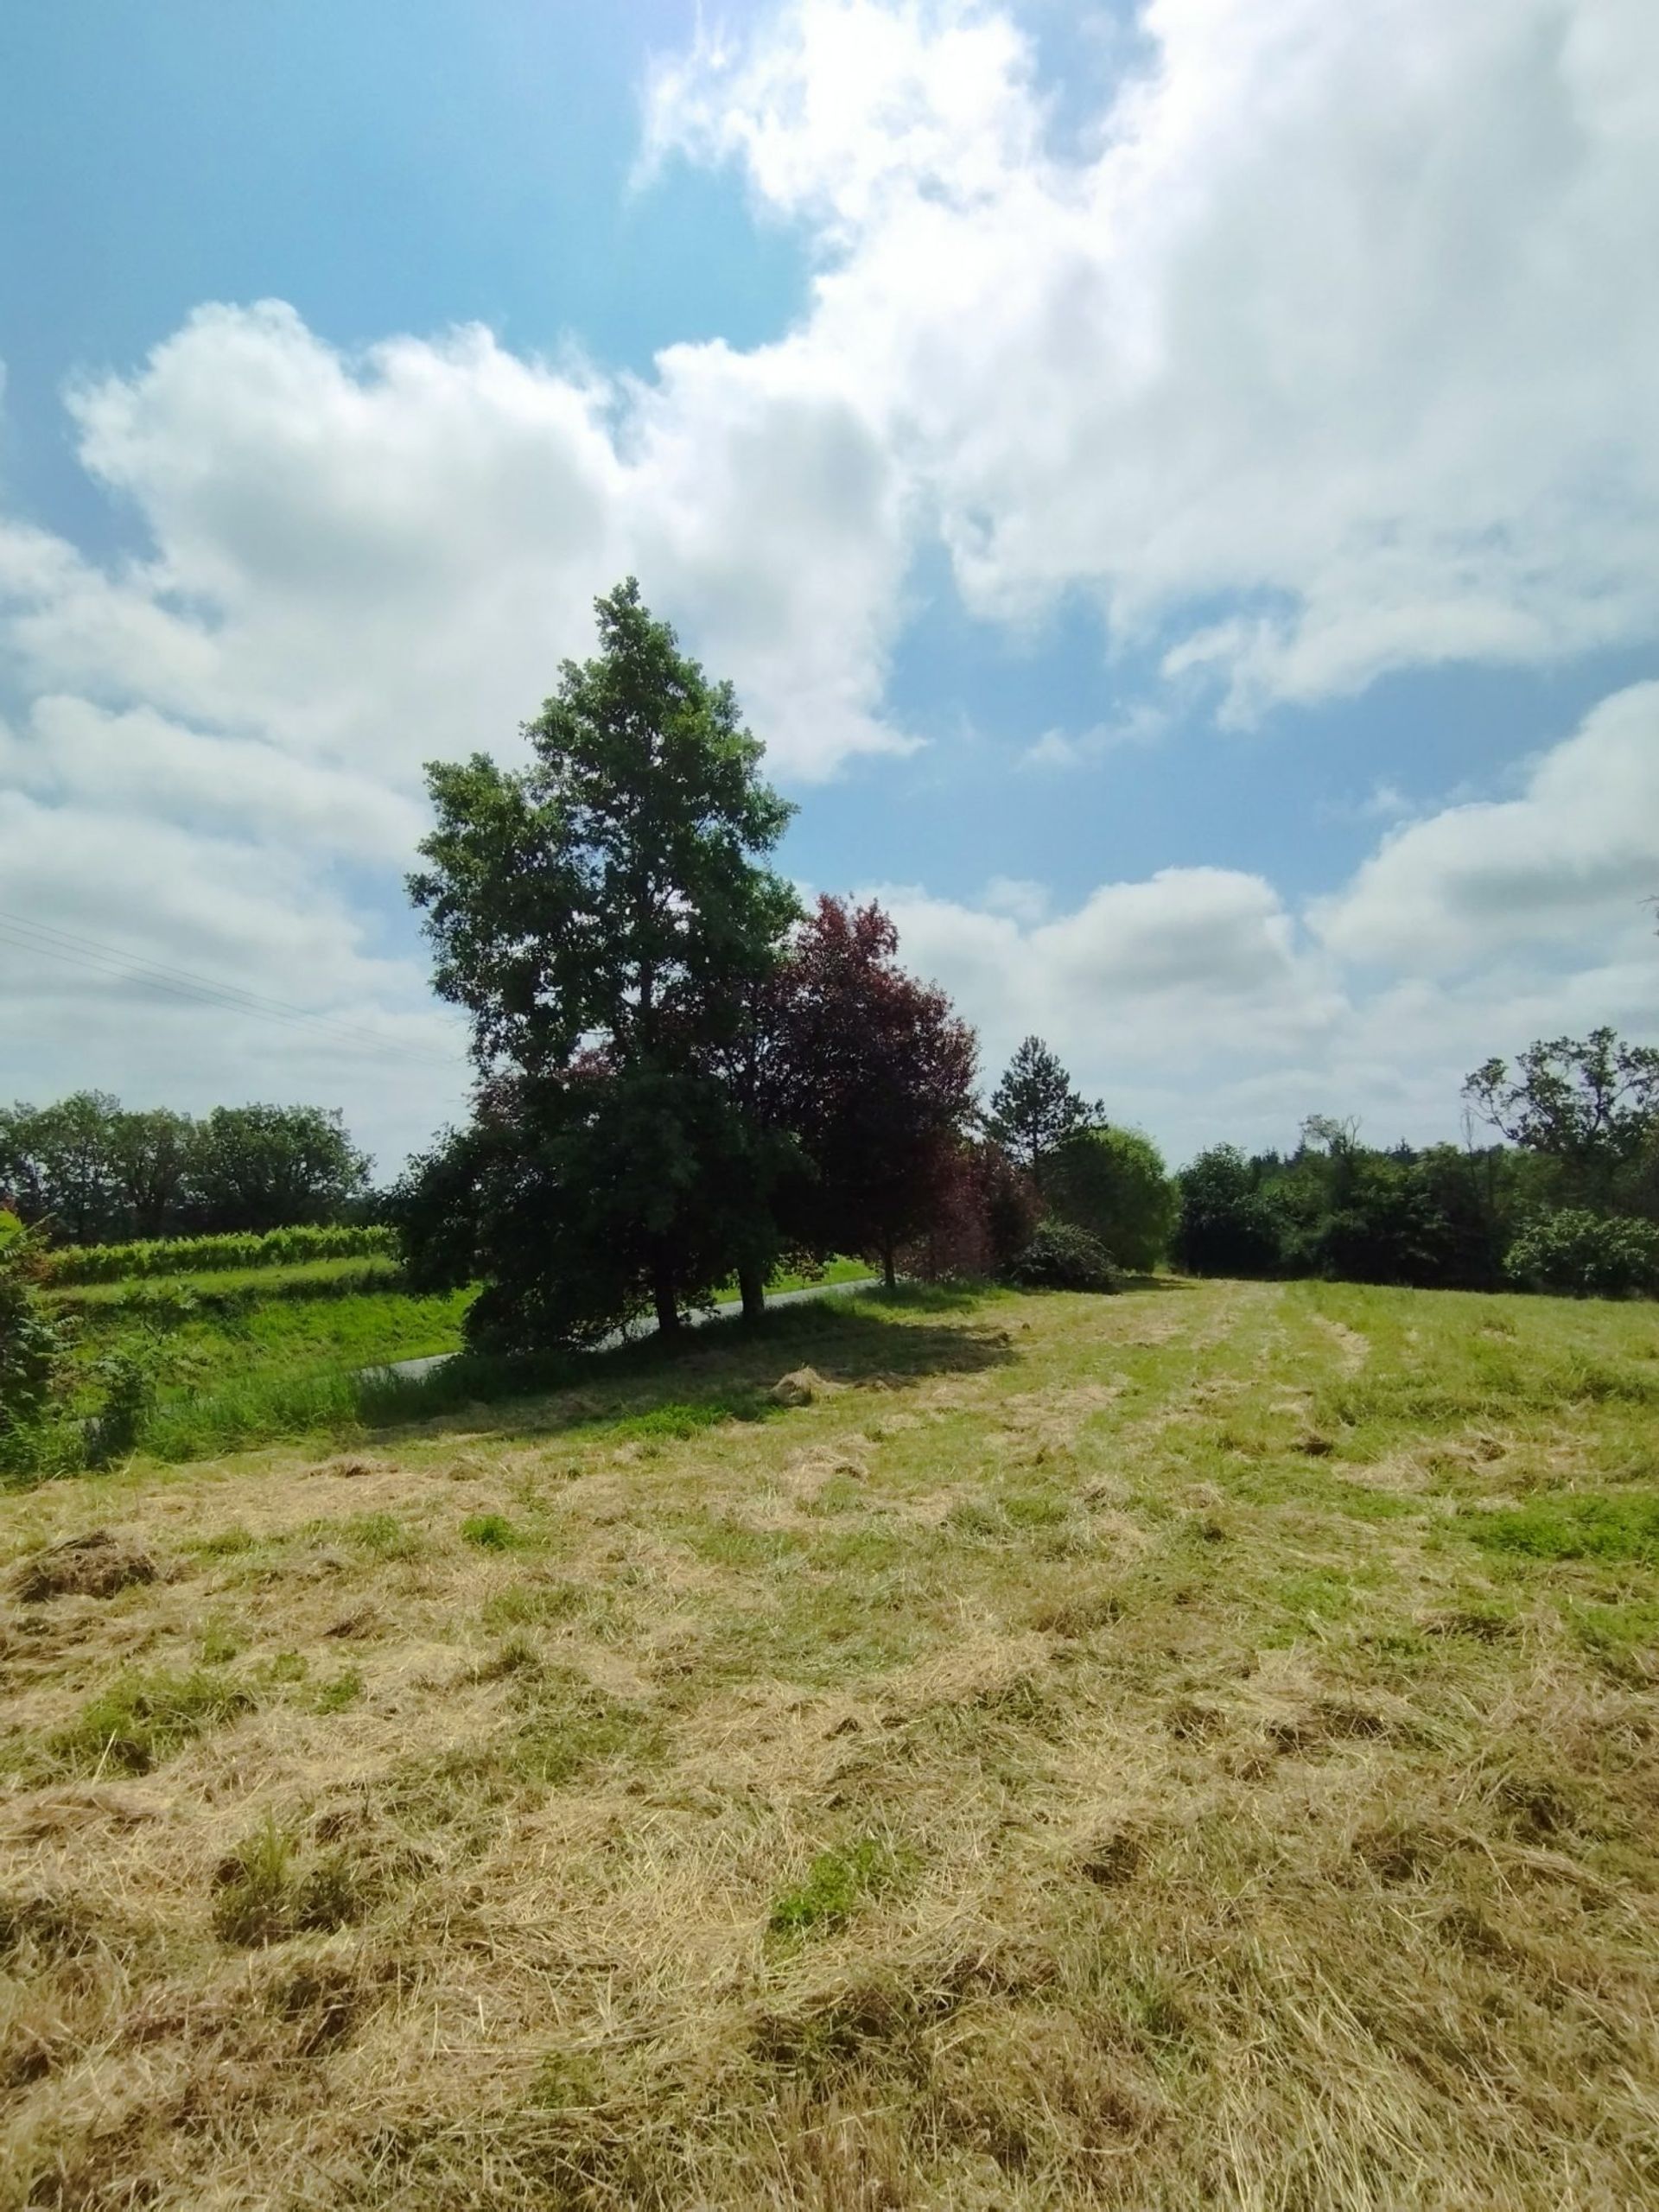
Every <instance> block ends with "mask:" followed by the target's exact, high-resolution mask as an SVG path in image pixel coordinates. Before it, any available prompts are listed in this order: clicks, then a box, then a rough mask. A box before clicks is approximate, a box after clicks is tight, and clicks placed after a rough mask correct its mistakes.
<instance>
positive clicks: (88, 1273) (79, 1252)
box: [41, 1224, 397, 1284]
mask: <svg viewBox="0 0 1659 2212" xmlns="http://www.w3.org/2000/svg"><path fill="white" fill-rule="evenodd" d="M396 1253H397V1232H396V1231H395V1230H391V1229H386V1228H383V1227H380V1226H378V1225H371V1224H346V1225H341V1226H338V1227H334V1228H315V1229H272V1230H266V1232H265V1233H264V1235H263V1236H254V1235H251V1234H248V1235H238V1236H162V1237H156V1238H154V1239H152V1240H150V1241H149V1242H147V1243H135V1244H82V1245H67V1246H65V1247H63V1248H61V1249H59V1250H57V1251H55V1252H48V1254H46V1255H45V1256H44V1259H43V1262H42V1264H41V1280H42V1281H45V1282H47V1283H52V1284H57V1283H78V1282H120V1281H124V1280H125V1279H126V1278H127V1277H129V1276H142V1275H179V1274H208V1273H213V1272H216V1271H217V1270H219V1268H282V1267H292V1266H294V1265H296V1264H297V1263H299V1262H302V1261H306V1260H347V1259H356V1258H359V1257H363V1256H366V1255H370V1254H385V1255H395V1254H396Z"/></svg>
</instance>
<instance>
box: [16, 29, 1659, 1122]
mask: <svg viewBox="0 0 1659 2212" xmlns="http://www.w3.org/2000/svg"><path fill="white" fill-rule="evenodd" d="M1656 148H1659V31H1656V29H1655V20H1654V17H1653V15H1652V11H1651V10H1649V8H1647V7H1646V6H1644V5H1643V4H1642V0H1514V4H1513V5H1512V6H1510V7H1506V8H1505V9H1503V10H1493V9H1491V8H1490V7H1488V6H1486V5H1484V0H1452V5H1450V6H1447V5H1446V0H1432V4H1431V0H1389V5H1388V6H1386V7H1384V8H1380V9H1378V10H1358V11H1347V10H1338V11H1334V12H1333V11H1332V10H1330V8H1329V7H1328V5H1327V4H1324V3H1323V0H1145V4H1144V5H1141V6H1139V7H1134V6H1128V5H1111V6H1106V5H1101V6H1095V7H1090V6H1089V5H1087V4H1083V5H1077V6H1072V5H1066V6H1064V7H1062V6H1060V5H1059V4H1058V0H1030V4H1026V5H1020V4H1018V0H1009V4H1006V5H999V4H977V0H776V3H775V4H774V3H773V0H767V4H752V5H747V6H742V7H738V8H732V9H727V10H720V9H717V8H715V7H714V6H712V5H705V7H704V8H703V10H702V12H701V14H699V13H698V11H697V10H695V9H693V8H692V7H690V6H689V5H685V4H681V0H635V4H631V5H627V6H623V7H619V8H617V9H614V10H592V9H575V8H568V7H554V6H550V5H547V4H541V5H531V4H528V0H514V3H513V4H509V3H508V0H497V3H496V4H476V3H475V4H473V5H469V6H466V7H462V6H461V5H459V4H449V0H397V4H396V5H394V4H391V0H353V5H352V6H350V7H349V8H341V7H339V6H338V5H325V4H321V0H292V3H291V4H289V5H288V6H286V7H284V8H283V9H282V10H266V9H256V8H253V7H251V6H242V5H226V4H224V0H211V4H210V0H168V4H166V5H165V6H162V7H157V8H152V9H146V10H128V9H119V8H116V7H112V6H109V5H105V4H91V3H90V0H54V4H51V5H47V4H45V0H18V3H17V4H16V5H14V6H13V7H11V8H10V9H8V10H6V11H5V13H4V15H3V16H0V194H3V205H4V207H6V209H7V210H8V213H9V218H10V219H9V220H8V221H7V223H6V224H5V226H4V227H3V230H0V361H3V364H4V369H5V385H4V394H3V410H0V927H3V917H5V916H12V917H16V916H22V917H23V918H24V920H25V922H26V923H32V924H33V925H35V929H34V934H33V935H32V936H30V935H29V933H28V931H19V929H18V928H17V927H16V925H15V924H14V925H13V927H12V933H11V935H10V938H5V939H4V940H3V941H0V1020H3V1028H0V1093H3V1094H7V1095H19V1094H21V1095H25V1096H29V1095H33V1096H41V1095H49V1094H51V1093H53V1092H54V1091H60V1090H64V1089H67V1088H69V1087H70V1086H72V1085H77V1084H99V1085H100V1086H102V1087H105V1088H109V1089H112V1090H118V1091H119V1092H120V1093H122V1094H123V1095H124V1096H129V1097H130V1098H131V1099H133V1100H134V1101H135V1102H141V1101H149V1100H160V1099H163V1098H165V1099H167V1100H168V1101H170V1102H172V1103H180V1104H183V1105H187V1106H195V1107H200V1106H203V1105H206V1104H207V1103H212V1102H213V1100H214V1099H217V1098H220V1097H227V1096H249V1095H257V1096H310V1097H315V1098H318V1099H320V1100H324V1101H327V1102H328V1103H341V1104H343V1105H344V1106H345V1107H346V1110H347V1113H348V1115H349V1116H350V1117H351V1119H352V1120H353V1123H354V1124H355V1125H356V1126H357V1127H359V1129H360V1130H361V1132H362V1134H363V1135H364V1136H365V1138H366V1139H367V1141H369V1142H370V1143H371V1144H372V1147H374V1148H375V1149H376V1151H377V1152H378V1154H380V1156H381V1158H382V1160H383V1161H384V1162H385V1164H386V1165H388V1166H391V1165H394V1164H395V1163H396V1161H397V1159H398V1158H399V1157H401V1154H403V1152H404V1151H405V1150H407V1149H408V1148H409V1147H411V1146H414V1145H417V1144H419V1143H420V1142H422V1141H423V1139H424V1138H425V1137H426V1136H427V1135H428V1134H429V1132H430V1131H431V1129H432V1128H434V1127H435V1125H436V1124H437V1123H438V1122H441V1121H442V1120H443V1119H444V1118H446V1117H447V1116H449V1115H451V1114H453V1113H454V1111H455V1110H457V1108H458V1105H459V1103H460V1101H461V1095H462V1090H463V1077H462V1074H461V1067H460V1063H459V1060H458V1058H457V1055H456V1052H455V1046H454V1025H453V1023H452V1022H451V1021H450V1020H449V1019H448V1016H447V1015H446V1014H444V1012H443V1011H442V1009H439V1008H436V1007H435V1006H434V1005H433V1004H432V1003H431V1001H430V1000H429V995H427V993H426V991H425V987H424V981H423V965H424V963H423V957H422V953H421V948H420V944H419V941H418V938H416V935H415V932H414V931H413V929H412V927H411V925H410V919H409V917H408V914H407V911H406V908H405V906H404V901H403V899H402V895H401V892H400V888H399V884H400V878H401V874H402V871H403V868H404V866H405V865H406V864H407V859H408V856H409V853H410V847H411V845H412V842H413V839H414V838H415V837H416V836H418V834H419V825H420V820H421V813H420V806H421V800H420V780H419V767H420V763H421V761H422V760H424V759H426V758H429V757H432V755H434V754H435V753H440V754H442V753H458V752H461V751H462V750H470V749H472V748H473V747H475V746H479V745H484V746H488V747H493V749H496V750H499V751H501V752H503V753H512V750H513V748H514V746H515V742H516V739H515V727H516V723H517V721H518V718H519V717H520V716H521V715H525V714H528V713H530V712H532V711H533V710H534V709H535V707H536V705H537V702H538V700H539V697H540V696H541V693H542V691H543V690H545V689H546V688H548V686H549V685H550V682H551V680H552V677H553V673H554V671H555V669H556V663H557V660H558V658H559V657H560V655H561V654H563V653H564V652H581V651H582V650H584V649H585V646H586V645H587V643H588V639H589V636H590V634H591V633H590V628H589V620H590V616H589V608H590V603H591V598H592V595H593V593H594V591H595V590H598V589H600V588H603V587H604V586H605V585H606V584H607V583H608V582H611V581H613V578H614V576H615V575H618V574H620V573H621V572H622V571H623V569H628V568H632V569H637V570H638V572H639V575H640V577H641V580H642V582H643V583H644V585H645V591H646V594H647V597H648V598H649V599H650V600H651V601H652V603H653V605H655V606H657V607H658V608H659V609H660V610H661V611H663V612H664V613H668V614H669V615H670V616H671V618H672V619H673V620H675V621H676V622H677V625H678V626H680V628H681V630H682V632H683V635H684V636H685V638H686V639H687V641H688V642H689V643H690V644H691V645H693V646H694V648H695V649H696V650H697V651H698V652H700V653H702V655H703V657H704V658H705V659H706V660H707V661H708V662H709V664H710V665H711V667H713V668H714V669H715V670H716V671H717V672H719V673H722V674H730V675H732V676H733V677H734V679H735V680H736V682H737V683H738V686H739V690H740V693H741V696H742V697H743V699H744V701H745V703H746V706H747V710H748V712H749V715H750V718H751V720H752V722H753V726H754V728H756V730H757V732H758V733H759V734H760V735H762V736H763V737H764V738H765V739H766V741H767V744H768V747H769V753H770V756H771V760H772V771H773V773H774V775H775V776H776V778H777V779H778V780H779V783H780V784H781V785H783V786H784V787H785V789H786V790H787V791H789V793H790V795H791V797H792V798H795V799H796V800H797V801H798V803H799V805H800V809H801V811H800V814H799V816H798V821H797V823H796V826H795V828H794V829H793V830H792V831H791V837H790V841H789V844H788V848H787V850H786V853H785V861H786V864H787V866H788V867H789V868H790V869H791V873H793V874H795V875H796V876H797V877H798V880H800V881H801V883H802V884H803V886H804V887H810V888H813V889H817V888H833V889H845V890H855V889H856V890H872V889H873V890H878V891H880V893H881V895H882V896H883V897H884V898H885V899H887V901H888V903H889V904H890V905H891V906H893V911H894V912H895V914H896V916H897V918H899V923H900V928H901V935H902V942H903V945H904V950H905V953H906V957H908V958H909V959H910V960H911V961H912V963H913V964H914V965H915V966H917V967H918V968H919V969H923V970H925V972H927V973H928V974H930V975H933V976H938V978H939V979H940V980H942V981H944V982H945V983H946V984H947V985H948V986H949V988H951V990H952V991H953V993H954V994H955V995H957V998H958V1000H959V1001H960V1003H961V1004H962V1005H963V1008H964V1010H965V1011H967V1012H968V1013H969V1014H970V1016H971V1017H972V1018H973V1019H974V1020H976V1022H977V1023H978V1025H979V1027H980V1029H981V1033H982V1043H983V1048H984V1057H985V1059H986V1062H987V1065H988V1071H989V1072H992V1073H994V1072H995V1066H996V1065H997V1064H998V1063H999V1062H1000V1061H1001V1058H1004V1057H1006V1054H1007V1052H1008V1051H1009V1050H1010V1049H1011V1047H1012V1045H1013V1044H1014V1042H1015V1041H1017V1039H1018V1037H1019V1036H1020V1034H1021V1033H1023V1032H1024V1031H1025V1030H1026V1029H1027V1028H1029V1027H1037V1028H1039V1029H1041V1030H1043V1031H1044V1032H1045V1033H1047V1034H1048V1035H1049V1036H1050V1037H1051V1039H1052V1041H1053V1042H1054V1043H1055V1044H1056V1046H1058V1048H1059V1049H1060V1050H1061V1052H1062V1053H1063V1054H1064V1055H1065V1058H1067V1059H1068V1061H1069V1062H1070V1063H1071V1065H1072V1066H1073V1068H1074V1071H1076V1073H1077V1076H1078V1077H1079V1079H1080V1080H1081V1081H1082V1082H1083V1083H1084V1085H1085V1087H1086V1088H1087V1089H1089V1090H1090V1091H1097V1092H1099V1093H1101V1094H1103V1096H1105V1097H1106V1099H1107V1101H1108V1103H1109V1106H1110V1107H1111V1109H1113V1110H1114V1111H1115V1112H1116V1113H1117V1114H1118V1115H1120V1116H1122V1118H1124V1119H1128V1120H1135V1121H1138V1122H1141V1123H1142V1124H1144V1125H1145V1126H1147V1128H1150V1129H1152V1131H1153V1132H1154V1135H1158V1136H1159V1137H1160V1140H1161V1141H1164V1142H1165V1144H1166V1147H1168V1148H1169V1150H1170V1151H1171V1153H1172V1154H1173V1156H1175V1157H1177V1158H1179V1157H1183V1156H1185V1155H1186V1154H1189V1153H1190V1152H1191V1151H1192V1149H1193V1148H1194V1147H1196V1146H1197V1145H1198V1144H1200V1143H1203V1142H1205V1141H1211V1140H1212V1139H1213V1138H1216V1137H1218V1136H1221V1135H1237V1136H1239V1137H1240V1138H1242V1139H1243V1140H1244V1141H1249V1142H1269V1141H1278V1142H1285V1141H1290V1140H1291V1139H1292V1138H1293V1137H1294V1132H1295V1128H1296V1126H1297V1124H1298V1122H1299V1121H1300V1118H1301V1116H1303V1115H1304V1114H1306V1113H1309V1112H1313V1111H1323V1112H1336V1113H1344V1114H1357V1115H1360V1116H1363V1120H1364V1122H1365V1126H1366V1128H1367V1131H1368V1133H1369V1134H1370V1135H1373V1136H1375V1137H1376V1138H1378V1139H1379V1140H1383V1141H1387V1140H1391V1139H1392V1138H1394V1137H1395V1136H1396V1135H1402V1134H1405V1135H1411V1136H1414V1137H1430V1136H1434V1135H1455V1134H1456V1133H1457V1128H1458V1097H1457V1093H1458V1085H1459V1079H1460V1077H1461V1075H1462V1073H1463V1071H1465V1069H1466V1068H1467V1067H1468V1066H1470V1065H1473V1064H1474V1063H1475V1062H1476V1061H1478V1060H1479V1059H1481V1058H1484V1057H1485V1055H1486V1054H1487V1053H1488V1052H1513V1051H1514V1050H1516V1049H1517V1048H1518V1047H1519V1046H1522V1045H1523V1044H1524V1043H1525V1042H1527V1041H1528V1039H1529V1038H1530V1037H1531V1036H1533V1035H1535V1034H1537V1033H1548V1032H1554V1031H1559V1030H1561V1029H1581V1028H1584V1027H1589V1026H1591V1025H1592V1023H1593V1022H1595V1021H1598V1020H1610V1021H1612V1022H1615V1023H1616V1024H1618V1025H1619V1026H1621V1027H1624V1028H1626V1029H1627V1030H1630V1031H1632V1032H1634V1033H1637V1034H1642V1035H1646V1036H1649V1037H1651V1036H1652V1035H1653V1034H1654V1033H1655V1030H1656V1027H1659V1020H1656V1015H1659V989H1656V985H1659V947H1656V945H1655V944H1654V942H1653V938H1652V935H1651V918H1650V916H1649V914H1648V913H1647V912H1645V911H1644V909H1643V906H1642V904H1641V900H1642V896H1643V893H1644V892H1645V891H1649V890H1651V891H1659V688H1656V680H1659V560H1656V557H1655V556H1656V554H1659V398H1656V382H1655V379H1654V378H1653V377H1652V374H1651V363H1652V360H1653V359H1654V358H1655V357H1656V341H1659V279H1656V278H1655V277H1654V276H1653V275H1652V273H1651V272H1652V271H1653V270H1655V269H1659V151H1656ZM42 929H44V930H46V931H56V932H58V933H59V934H58V935H57V936H56V937H55V938H48V937H45V936H42V935H41V930H42ZM63 932H68V933H70V936H69V937H66V936H64V935H63V934H62V933H63ZM72 940H73V941H72ZM77 945H78V946H79V955H78V956H77V957H73V958H64V957H59V956H61V955H63V954H64V953H66V952H67V953H71V954H73V953H75V952H76V947H77ZM88 946H98V947H106V948H107V947H113V948H116V949H118V953H119V956H120V957H118V958H113V959H111V958H107V957H106V958H103V959H102V960H101V961H93V960H91V958H90V956H87V955H86V948H87V947H88ZM124 963H126V964H125V966H124ZM158 966H162V967H166V968H168V969H173V970H176V971H181V972H188V973H189V974H191V975H194V976H205V977H208V978H211V979H213V981H214V982H217V983H220V984H223V985H225V986H226V987H228V988H229V989H230V990H231V991H232V993H236V994H242V995H249V994H251V995H255V996H257V998H258V1000H259V1001H261V1003H262V1004H264V1003H266V1002H273V1001H279V1002H280V1003H281V1004H282V1005H283V1006H284V1007H299V1008H300V1009H302V1011H304V1012H305V1013H308V1014H313V1015H315V1016H316V1017H318V1019H319V1020H320V1021H326V1022H327V1024H329V1025H330V1027H329V1028H328V1029H327V1031H325V1030H324V1029H323V1028H322V1027H318V1026H315V1025H312V1026H309V1027H308V1026H307V1025H306V1024H305V1023H302V1022H300V1023H296V1022H295V1021H293V1020H287V1021H284V1022H281V1023H278V1022H275V1021H273V1020H270V1019H268V1018H266V1017H265V1015H263V1014H260V1013H259V1012H258V1011H257V1009H256V1008H255V1007H252V1006H251V1005H249V1004H244V1006H243V1007H242V1008H241V1009H240V1010H239V1011H238V1009H237V1008H236V1007H232V1006H230V1005H228V1004H225V1003H221V1004H219V1005H218V1006H216V1007H209V1006H205V1005H203V1004H201V1003H200V1002H199V1001H198V1002H194V1003H192V1002H190V1001H187V1000H185V999H183V998H182V997H181V996H179V995H175V994H169V993H168V992H165V991H162V990H159V989H157V988H155V980H154V970H155V969H156V968H157V967H158ZM147 978H148V979H149V980H148V981H147V980H146V979H147ZM353 1040H354V1041H353Z"/></svg>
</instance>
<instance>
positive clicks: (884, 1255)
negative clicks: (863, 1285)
mask: <svg viewBox="0 0 1659 2212" xmlns="http://www.w3.org/2000/svg"><path fill="white" fill-rule="evenodd" d="M881 1280H882V1281H883V1283H885V1284H886V1286H887V1288H888V1289H889V1290H897V1289H898V1287H899V1274H898V1270H897V1269H896V1268H894V1266H893V1239H892V1237H891V1236H887V1237H884V1238H883V1239H882V1241H881Z"/></svg>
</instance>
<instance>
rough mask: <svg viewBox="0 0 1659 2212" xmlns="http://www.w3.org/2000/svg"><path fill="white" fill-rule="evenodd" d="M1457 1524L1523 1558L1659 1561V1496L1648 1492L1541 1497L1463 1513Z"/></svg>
mask: <svg viewBox="0 0 1659 2212" xmlns="http://www.w3.org/2000/svg"><path fill="white" fill-rule="evenodd" d="M1459 1526H1460V1528H1461V1529H1462V1531H1463V1533H1464V1534H1465V1535H1469V1536H1472V1537H1473V1539H1474V1541H1476V1542H1477V1543H1478V1544H1484V1546H1485V1547H1486V1548H1487V1549H1488V1550H1489V1551H1495V1552H1512V1553H1515V1554H1519V1555H1520V1556H1522V1557H1523V1558H1526V1559H1537V1560H1556V1559H1593V1560H1640V1561H1641V1562H1642V1564H1643V1566H1645V1567H1655V1566H1659V1497H1656V1496H1652V1495H1637V1496H1635V1497H1631V1496H1629V1495H1625V1496H1622V1497H1621V1496H1613V1497H1565V1498H1560V1499H1548V1498H1541V1499H1539V1500H1537V1501H1536V1502H1535V1503H1533V1504H1531V1505H1526V1506H1522V1507H1520V1508H1518V1509H1514V1510H1510V1511H1507V1512H1497V1513H1471V1514H1466V1515H1465V1516H1463V1518H1462V1520H1461V1522H1459Z"/></svg>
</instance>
